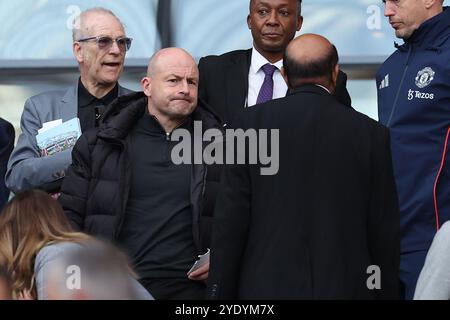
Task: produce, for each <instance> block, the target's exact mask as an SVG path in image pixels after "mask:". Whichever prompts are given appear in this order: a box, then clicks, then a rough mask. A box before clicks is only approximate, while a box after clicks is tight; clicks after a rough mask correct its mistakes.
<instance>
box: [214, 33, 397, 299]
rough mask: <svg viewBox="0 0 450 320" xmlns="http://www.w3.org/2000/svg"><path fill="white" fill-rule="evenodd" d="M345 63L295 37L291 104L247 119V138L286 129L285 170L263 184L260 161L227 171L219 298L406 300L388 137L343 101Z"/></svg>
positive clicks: (282, 141) (218, 223)
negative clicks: (251, 132)
mask: <svg viewBox="0 0 450 320" xmlns="http://www.w3.org/2000/svg"><path fill="white" fill-rule="evenodd" d="M337 60H338V56H337V51H336V48H335V47H334V46H333V45H332V44H331V43H330V42H329V41H328V40H326V39H325V38H323V37H321V36H317V35H304V36H301V37H299V38H297V39H295V40H293V41H292V42H291V44H290V45H289V46H288V48H287V52H286V56H285V59H284V68H285V78H286V80H287V83H288V84H289V87H290V93H289V94H288V96H287V97H285V98H283V99H276V100H272V101H270V102H268V103H266V104H262V105H260V106H258V107H257V108H249V109H246V110H245V111H243V113H242V114H241V116H240V117H239V118H238V119H237V121H236V127H238V128H242V129H243V130H247V129H250V128H254V129H268V130H274V129H276V130H279V131H278V132H279V141H278V142H279V143H278V146H279V171H278V173H277V174H275V175H271V176H263V175H261V174H260V169H261V167H262V166H261V165H260V164H256V165H250V164H245V165H228V166H226V167H225V169H224V175H223V180H222V185H221V190H220V193H219V197H218V200H217V205H216V212H215V219H216V220H215V221H214V229H213V240H212V246H211V266H210V274H209V283H208V295H209V297H210V298H216V299H217V298H218V299H236V298H237V299H376V298H384V299H390V298H397V297H398V264H399V212H398V205H397V194H396V188H395V183H394V177H393V172H392V163H391V154H390V148H389V132H388V130H387V129H386V128H384V127H383V126H381V125H379V124H378V123H377V122H375V121H373V120H371V119H369V118H368V117H366V116H364V115H362V114H360V113H358V112H355V111H354V110H349V109H348V108H344V107H343V105H342V104H341V103H340V102H338V101H337V100H336V98H335V97H333V95H332V93H333V92H334V90H335V87H336V80H337V75H338V72H339V66H338V64H337ZM260 132H262V131H260ZM271 146H272V148H271V150H272V152H273V151H274V150H276V148H273V147H274V143H273V142H272V145H271ZM247 155H248V153H247Z"/></svg>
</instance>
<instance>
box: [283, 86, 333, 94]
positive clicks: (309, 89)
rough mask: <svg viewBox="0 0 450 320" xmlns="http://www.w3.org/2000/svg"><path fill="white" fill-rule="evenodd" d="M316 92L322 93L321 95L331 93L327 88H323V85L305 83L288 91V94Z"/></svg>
mask: <svg viewBox="0 0 450 320" xmlns="http://www.w3.org/2000/svg"><path fill="white" fill-rule="evenodd" d="M305 92H308V93H315V94H320V95H328V96H329V95H330V93H329V92H328V91H327V90H326V89H325V88H322V87H321V86H318V85H315V84H305V85H303V86H300V87H298V88H295V89H290V90H289V91H288V94H287V95H288V96H292V95H296V94H298V93H305Z"/></svg>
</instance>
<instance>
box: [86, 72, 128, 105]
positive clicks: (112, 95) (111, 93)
mask: <svg viewBox="0 0 450 320" xmlns="http://www.w3.org/2000/svg"><path fill="white" fill-rule="evenodd" d="M118 95H119V84H118V83H116V85H115V87H114V88H113V89H112V90H111V91H109V92H108V93H107V94H106V95H105V96H104V97H103V98H100V99H98V98H97V97H95V96H93V95H92V94H91V93H90V92H89V91H88V90H87V89H86V87H85V86H84V85H83V83H82V82H81V78H80V79H79V80H78V107H87V106H89V105H91V104H92V103H93V102H95V101H98V102H100V103H101V104H103V105H105V106H106V105H108V104H110V103H111V102H113V100H114V99H116V98H117V97H118Z"/></svg>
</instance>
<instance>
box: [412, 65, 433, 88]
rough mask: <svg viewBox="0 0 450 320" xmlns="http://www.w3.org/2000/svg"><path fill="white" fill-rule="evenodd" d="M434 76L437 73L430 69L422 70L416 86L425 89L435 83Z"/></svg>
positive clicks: (418, 75)
mask: <svg viewBox="0 0 450 320" xmlns="http://www.w3.org/2000/svg"><path fill="white" fill-rule="evenodd" d="M434 75H435V72H434V71H433V69H431V68H430V67H426V68H425V69H422V70H420V71H419V73H418V74H417V77H416V86H418V87H419V88H425V87H426V86H428V85H429V84H430V83H431V81H433V79H434Z"/></svg>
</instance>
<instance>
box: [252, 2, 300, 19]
mask: <svg viewBox="0 0 450 320" xmlns="http://www.w3.org/2000/svg"><path fill="white" fill-rule="evenodd" d="M253 1H254V0H250V4H249V9H248V10H249V12H251V11H252V4H253ZM297 2H298V15H299V16H301V15H302V0H297Z"/></svg>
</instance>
